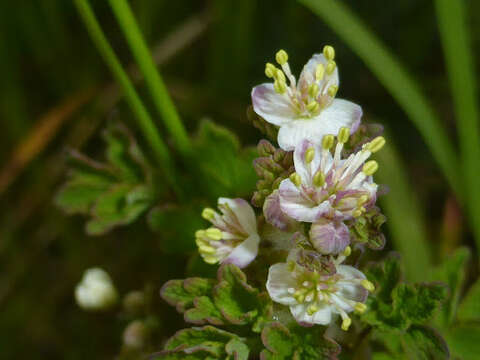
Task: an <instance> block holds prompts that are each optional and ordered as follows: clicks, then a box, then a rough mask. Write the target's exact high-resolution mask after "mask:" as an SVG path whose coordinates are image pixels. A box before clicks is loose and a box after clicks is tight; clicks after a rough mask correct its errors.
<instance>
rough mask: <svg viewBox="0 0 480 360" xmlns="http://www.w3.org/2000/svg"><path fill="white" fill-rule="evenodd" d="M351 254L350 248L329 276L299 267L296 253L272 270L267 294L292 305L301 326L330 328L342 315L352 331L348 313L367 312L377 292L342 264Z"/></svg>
mask: <svg viewBox="0 0 480 360" xmlns="http://www.w3.org/2000/svg"><path fill="white" fill-rule="evenodd" d="M349 252H350V248H349V247H348V248H347V249H346V250H345V253H344V254H342V255H340V256H339V257H338V258H337V259H336V260H334V261H333V264H334V266H335V272H334V273H333V274H327V273H324V272H321V271H317V270H312V269H307V268H305V267H303V266H301V265H299V264H298V263H297V262H296V256H297V251H296V250H293V251H292V252H291V253H290V255H289V257H288V259H287V262H286V263H278V264H275V265H273V266H271V267H270V269H269V271H268V280H267V291H268V293H269V295H270V297H271V299H272V300H273V301H275V302H277V303H280V304H283V305H287V306H289V307H290V312H291V313H292V315H293V317H294V318H295V319H296V320H297V322H298V323H299V324H300V325H304V326H308V325H312V324H320V325H328V324H330V322H331V321H332V319H333V317H334V316H336V315H340V317H341V318H342V329H343V330H345V331H346V330H348V328H349V326H350V324H351V319H350V317H349V316H348V313H350V312H352V311H356V312H358V313H362V312H364V311H365V310H366V305H365V301H366V299H367V297H368V291H373V290H374V286H373V284H372V283H371V282H370V281H368V280H367V279H366V278H365V275H364V274H363V273H362V272H361V271H359V270H357V269H355V268H354V267H352V266H349V265H341V263H342V262H343V261H344V260H345V257H346V255H348V253H349Z"/></svg>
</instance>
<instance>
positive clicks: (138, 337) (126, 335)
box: [123, 320, 148, 349]
mask: <svg viewBox="0 0 480 360" xmlns="http://www.w3.org/2000/svg"><path fill="white" fill-rule="evenodd" d="M147 337H148V330H147V327H146V326H145V324H144V323H143V321H140V320H135V321H132V322H131V323H130V324H129V325H128V326H127V327H126V328H125V330H124V331H123V344H124V345H125V346H127V347H129V348H131V349H141V348H143V347H144V346H145V344H146V342H147Z"/></svg>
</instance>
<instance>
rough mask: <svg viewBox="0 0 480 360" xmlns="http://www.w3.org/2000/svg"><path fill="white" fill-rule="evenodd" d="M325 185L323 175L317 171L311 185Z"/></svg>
mask: <svg viewBox="0 0 480 360" xmlns="http://www.w3.org/2000/svg"><path fill="white" fill-rule="evenodd" d="M324 184H325V174H324V173H323V172H321V171H320V170H318V171H317V172H316V173H315V175H314V176H313V185H315V186H316V187H322V186H323V185H324Z"/></svg>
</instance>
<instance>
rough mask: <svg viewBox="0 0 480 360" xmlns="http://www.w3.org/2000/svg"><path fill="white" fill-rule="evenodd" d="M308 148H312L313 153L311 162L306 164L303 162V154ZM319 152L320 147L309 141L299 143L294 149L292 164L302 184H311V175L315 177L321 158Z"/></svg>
mask: <svg viewBox="0 0 480 360" xmlns="http://www.w3.org/2000/svg"><path fill="white" fill-rule="evenodd" d="M309 148H313V149H314V151H315V152H314V157H313V160H312V161H311V162H310V163H309V164H307V162H306V161H305V153H306V152H307V150H308V149H309ZM321 151H322V150H321V147H320V146H318V145H317V144H314V143H313V142H311V141H310V140H303V141H301V142H300V144H299V145H298V146H297V147H296V148H295V152H294V154H293V163H294V165H295V172H296V173H297V174H298V175H300V178H301V179H302V183H304V184H307V185H311V184H312V178H313V175H315V173H316V172H317V170H318V168H319V167H320V160H321V158H322V156H321Z"/></svg>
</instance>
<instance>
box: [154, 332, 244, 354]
mask: <svg viewBox="0 0 480 360" xmlns="http://www.w3.org/2000/svg"><path fill="white" fill-rule="evenodd" d="M248 352H249V350H248V347H247V346H246V344H245V343H243V342H242V339H241V338H240V337H238V336H237V335H235V334H232V333H229V332H227V331H224V330H220V329H217V328H215V327H213V326H204V327H202V328H190V329H183V330H180V331H178V332H177V333H176V334H175V335H174V336H172V337H171V338H170V339H169V340H168V341H167V343H166V344H165V350H164V351H162V352H161V353H159V354H157V355H155V357H154V359H169V360H173V359H191V360H193V359H195V360H196V359H232V360H233V359H238V360H246V359H247V358H248Z"/></svg>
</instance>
